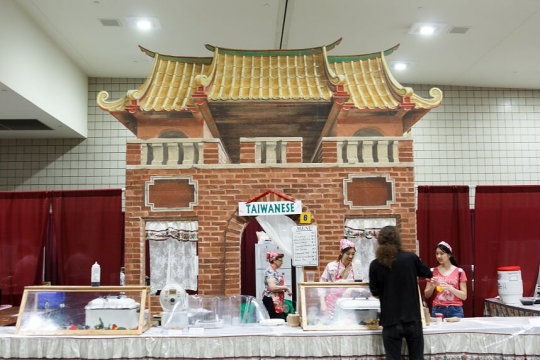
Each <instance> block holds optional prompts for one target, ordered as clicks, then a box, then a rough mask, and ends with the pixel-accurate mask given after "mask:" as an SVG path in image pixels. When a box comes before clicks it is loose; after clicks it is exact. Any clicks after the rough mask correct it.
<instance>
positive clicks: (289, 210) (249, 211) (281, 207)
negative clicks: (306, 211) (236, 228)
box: [238, 201, 302, 216]
mask: <svg viewBox="0 0 540 360" xmlns="http://www.w3.org/2000/svg"><path fill="white" fill-rule="evenodd" d="M238 212H239V215H240V216H257V215H292V214H300V213H302V202H301V201H294V202H293V201H272V202H262V201H259V202H250V203H245V202H240V203H238Z"/></svg>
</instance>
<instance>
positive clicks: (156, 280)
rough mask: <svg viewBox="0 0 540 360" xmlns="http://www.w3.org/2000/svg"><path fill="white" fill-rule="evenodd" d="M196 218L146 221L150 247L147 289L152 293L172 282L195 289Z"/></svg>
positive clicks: (196, 270) (196, 271)
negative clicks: (193, 219)
mask: <svg viewBox="0 0 540 360" xmlns="http://www.w3.org/2000/svg"><path fill="white" fill-rule="evenodd" d="M198 227H199V224H198V222H197V221H148V222H147V223H146V240H147V241H148V246H149V249H150V276H151V280H150V291H151V293H152V294H155V293H156V292H157V291H158V290H160V289H162V288H163V287H164V286H165V285H167V284H171V283H175V284H179V285H180V286H182V287H183V288H184V289H188V290H197V275H198V272H199V269H198V256H197V240H198Z"/></svg>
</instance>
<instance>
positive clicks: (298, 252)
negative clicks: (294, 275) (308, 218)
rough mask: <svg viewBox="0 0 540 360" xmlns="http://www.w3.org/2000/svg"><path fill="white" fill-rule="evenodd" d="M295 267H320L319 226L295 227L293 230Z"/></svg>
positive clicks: (293, 260)
mask: <svg viewBox="0 0 540 360" xmlns="http://www.w3.org/2000/svg"><path fill="white" fill-rule="evenodd" d="M292 243H293V259H292V264H293V265H294V266H318V265H319V243H318V236H317V226H315V225H306V226H293V228H292Z"/></svg>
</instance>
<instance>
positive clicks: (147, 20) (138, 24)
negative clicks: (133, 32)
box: [126, 16, 161, 30]
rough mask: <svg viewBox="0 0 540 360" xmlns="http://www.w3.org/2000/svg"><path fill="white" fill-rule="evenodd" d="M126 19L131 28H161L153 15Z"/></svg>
mask: <svg viewBox="0 0 540 360" xmlns="http://www.w3.org/2000/svg"><path fill="white" fill-rule="evenodd" d="M126 21H127V23H128V25H129V27H131V28H132V29H137V30H150V29H152V30H155V29H161V23H160V21H159V19H158V18H155V17H143V16H141V17H127V18H126Z"/></svg>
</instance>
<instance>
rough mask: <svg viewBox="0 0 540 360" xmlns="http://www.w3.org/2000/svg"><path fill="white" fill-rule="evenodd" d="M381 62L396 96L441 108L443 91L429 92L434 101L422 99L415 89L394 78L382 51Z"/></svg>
mask: <svg viewBox="0 0 540 360" xmlns="http://www.w3.org/2000/svg"><path fill="white" fill-rule="evenodd" d="M381 60H382V61H381V62H382V66H383V69H384V72H385V74H386V76H387V78H388V82H389V85H390V89H391V90H392V91H393V92H394V93H395V94H397V95H399V96H401V97H408V98H410V99H411V100H412V101H413V102H415V103H416V102H418V101H422V102H425V103H426V104H428V105H429V106H433V107H437V106H439V105H440V104H441V102H442V98H443V93H442V91H441V89H439V88H431V89H430V90H429V95H430V96H431V97H432V99H426V98H422V97H420V96H418V95H417V94H415V93H414V90H413V88H411V87H408V86H403V85H401V84H400V83H399V82H398V81H397V80H396V79H395V78H394V75H392V72H391V71H390V69H389V68H388V64H387V63H386V57H385V52H383V51H381Z"/></svg>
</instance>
